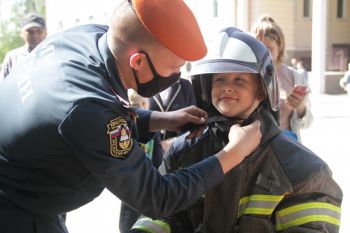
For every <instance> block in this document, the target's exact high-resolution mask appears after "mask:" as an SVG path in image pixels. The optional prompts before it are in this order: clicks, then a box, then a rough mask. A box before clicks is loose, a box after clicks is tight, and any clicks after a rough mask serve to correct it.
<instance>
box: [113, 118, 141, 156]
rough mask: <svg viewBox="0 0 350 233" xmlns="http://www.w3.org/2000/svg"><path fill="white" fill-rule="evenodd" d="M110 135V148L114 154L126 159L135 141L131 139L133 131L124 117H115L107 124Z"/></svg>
mask: <svg viewBox="0 0 350 233" xmlns="http://www.w3.org/2000/svg"><path fill="white" fill-rule="evenodd" d="M107 129H108V131H107V134H108V135H109V142H110V143H109V150H110V153H111V155H112V156H114V157H117V158H122V159H125V158H126V157H127V155H128V154H129V152H130V150H131V149H132V146H133V144H134V141H133V140H132V139H131V131H130V129H129V127H128V124H127V123H126V120H125V119H124V118H122V117H118V118H116V119H113V120H111V121H110V122H109V124H108V125H107Z"/></svg>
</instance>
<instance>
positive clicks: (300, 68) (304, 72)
mask: <svg viewBox="0 0 350 233" xmlns="http://www.w3.org/2000/svg"><path fill="white" fill-rule="evenodd" d="M296 68H297V70H298V72H299V73H300V74H301V75H302V76H303V78H304V79H305V82H306V83H309V75H308V73H307V70H306V68H305V63H304V61H303V60H298V62H297V67H296Z"/></svg>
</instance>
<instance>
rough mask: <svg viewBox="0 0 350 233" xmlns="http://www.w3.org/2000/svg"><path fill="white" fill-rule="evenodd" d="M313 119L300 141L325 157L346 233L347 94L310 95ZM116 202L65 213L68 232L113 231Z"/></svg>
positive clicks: (106, 196) (349, 190)
mask: <svg viewBox="0 0 350 233" xmlns="http://www.w3.org/2000/svg"><path fill="white" fill-rule="evenodd" d="M311 100H312V103H313V105H312V108H313V113H314V118H315V119H314V122H313V125H312V127H311V128H309V129H306V130H303V131H302V137H303V143H304V144H305V145H306V146H307V147H309V148H310V149H311V150H312V151H314V152H315V153H316V154H318V155H319V156H320V157H321V158H322V159H323V160H325V161H326V162H327V163H328V164H329V166H330V167H331V169H332V171H333V175H334V178H335V180H336V181H337V182H338V183H339V185H340V187H341V188H342V189H343V193H344V200H343V206H342V225H341V231H340V232H341V233H346V232H350V221H349V220H350V198H349V195H350V182H349V181H347V179H350V175H348V173H347V172H348V171H349V170H350V169H349V167H350V166H349V164H350V162H349V159H348V158H347V156H349V157H350V150H349V148H350V135H349V134H350V96H346V95H312V96H311ZM119 205H120V202H119V200H118V199H117V198H114V197H113V196H112V195H111V194H110V193H109V192H108V191H104V192H103V193H102V195H101V196H100V197H98V198H97V199H96V200H95V201H93V202H91V203H90V204H88V205H86V206H84V207H82V208H80V209H78V210H76V211H73V212H71V213H69V214H68V218H67V226H68V229H69V230H70V233H82V232H83V233H95V232H99V233H117V232H119V230H118V218H119Z"/></svg>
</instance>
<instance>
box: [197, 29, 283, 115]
mask: <svg viewBox="0 0 350 233" xmlns="http://www.w3.org/2000/svg"><path fill="white" fill-rule="evenodd" d="M231 72H242V73H254V74H258V75H257V76H258V77H260V78H261V79H262V80H263V82H262V83H263V86H264V88H265V91H266V93H267V95H268V101H267V102H268V108H269V109H268V110H269V111H271V113H272V114H273V116H274V117H275V119H276V121H277V122H278V115H279V94H278V87H277V80H276V76H275V68H274V66H273V64H272V60H271V56H270V53H269V50H268V49H267V47H266V46H265V45H264V44H263V43H261V42H260V41H258V40H257V39H255V38H254V37H253V36H251V35H249V34H248V33H245V32H242V31H241V30H239V29H237V28H234V27H228V28H224V29H222V30H220V32H219V33H218V34H217V35H216V36H215V37H214V38H213V40H212V41H211V42H210V43H209V47H208V54H207V56H206V57H204V58H203V59H202V60H200V61H199V62H197V63H195V64H194V65H193V67H192V70H191V72H190V76H191V79H192V85H193V89H194V93H195V98H196V101H197V105H198V106H199V107H201V108H203V109H205V110H207V111H209V112H210V111H211V110H212V109H213V108H212V103H211V98H210V94H211V77H212V74H215V73H231Z"/></svg>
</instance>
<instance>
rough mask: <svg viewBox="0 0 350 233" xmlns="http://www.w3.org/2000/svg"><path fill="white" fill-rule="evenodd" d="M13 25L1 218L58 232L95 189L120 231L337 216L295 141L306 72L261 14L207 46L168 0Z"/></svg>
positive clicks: (337, 195)
mask: <svg viewBox="0 0 350 233" xmlns="http://www.w3.org/2000/svg"><path fill="white" fill-rule="evenodd" d="M169 4H171V6H172V11H169V10H168V8H169ZM155 19H156V20H155ZM131 25H132V26H131ZM21 27H22V28H21V35H22V38H23V39H24V41H25V45H24V46H23V47H21V48H19V49H16V50H14V51H11V52H9V53H8V55H6V58H5V60H4V63H3V66H2V69H1V75H2V76H1V77H2V78H1V79H0V109H1V115H0V225H1V229H2V231H3V232H4V233H12V232H19V233H46V232H50V233H67V232H68V229H67V228H66V226H65V214H66V213H68V212H69V211H72V210H74V209H76V208H79V207H81V206H83V205H85V204H86V203H89V202H91V201H92V200H93V199H94V198H96V197H97V196H98V195H100V193H101V192H102V191H103V190H104V189H105V188H106V189H108V190H109V191H111V192H112V193H113V194H114V195H115V196H116V197H117V198H119V199H120V200H121V201H122V206H121V212H120V219H119V227H120V232H121V233H126V232H135V233H136V232H148V233H164V232H166V233H177V232H181V233H187V232H188V233H195V232H196V233H204V232H218V233H219V232H220V233H226V232H227V233H231V232H247V233H248V232H249V233H255V232H256V233H264V232H266V233H267V232H338V231H339V226H340V212H341V209H340V208H341V202H342V198H343V196H342V191H341V188H340V187H339V186H338V184H337V183H336V182H335V181H334V179H333V178H332V173H331V171H330V168H329V167H328V165H327V164H326V163H325V162H324V161H322V160H321V159H320V158H319V157H318V156H317V155H316V154H314V153H312V152H311V151H310V150H308V149H307V148H306V147H305V146H303V145H302V140H301V135H300V130H301V129H302V128H307V127H309V126H310V125H311V124H312V119H313V117H312V111H311V104H310V99H309V94H310V91H311V90H310V87H309V85H308V77H307V72H306V70H305V67H304V66H303V62H302V61H296V62H295V66H296V67H295V68H293V67H290V66H288V65H287V64H286V63H285V47H286V46H285V37H284V33H283V30H282V28H281V27H280V26H279V25H278V24H277V22H276V21H275V20H274V19H273V18H272V17H270V16H266V15H264V16H262V17H261V19H259V21H258V22H257V23H256V25H254V27H253V28H252V30H251V33H247V32H243V31H241V30H240V29H238V28H234V27H227V28H222V29H220V30H219V31H218V32H217V33H215V34H213V35H211V36H212V38H213V39H212V40H211V42H210V43H209V44H208V45H207V44H206V43H205V42H204V39H203V35H202V33H201V31H200V29H199V26H198V23H197V20H196V18H195V16H194V15H193V13H192V11H191V10H190V9H189V8H188V6H187V5H186V3H185V2H184V1H182V0H164V1H157V0H147V1H145V0H129V1H124V2H122V3H121V4H119V5H118V6H117V7H116V9H115V11H114V13H113V16H112V19H111V24H110V26H105V25H95V24H91V25H90V24H89V25H82V26H76V27H73V28H70V29H67V30H64V31H62V32H59V33H56V34H54V35H52V36H50V37H49V38H47V39H45V38H46V24H45V20H44V19H43V18H42V17H41V16H39V15H36V14H30V15H27V16H26V17H25V18H24V19H23V23H22V25H21ZM82 42H84V43H82ZM207 46H208V48H207ZM34 48H35V49H34ZM188 62H191V63H188ZM192 62H193V63H192ZM185 64H186V65H187V66H189V64H191V67H192V68H191V70H190V71H189V72H190V74H189V77H181V73H180V68H181V67H182V66H184V65H185ZM349 69H350V67H349ZM349 76H350V75H349ZM187 78H189V79H187ZM348 85H350V84H348ZM344 86H345V87H346V86H347V84H346V83H345V82H344ZM116 232H117V229H116Z"/></svg>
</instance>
